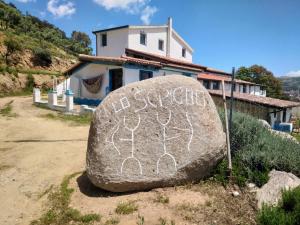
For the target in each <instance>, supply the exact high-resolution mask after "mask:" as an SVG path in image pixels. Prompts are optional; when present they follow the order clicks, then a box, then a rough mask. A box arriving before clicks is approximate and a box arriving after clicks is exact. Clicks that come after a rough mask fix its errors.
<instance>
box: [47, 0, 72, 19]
mask: <svg viewBox="0 0 300 225" xmlns="http://www.w3.org/2000/svg"><path fill="white" fill-rule="evenodd" d="M59 2H60V0H49V1H48V4H47V9H48V11H49V12H50V13H52V14H53V15H54V16H55V17H64V16H71V15H73V14H74V13H75V12H76V8H75V5H74V3H73V2H70V1H69V2H65V1H64V2H63V3H61V4H59Z"/></svg>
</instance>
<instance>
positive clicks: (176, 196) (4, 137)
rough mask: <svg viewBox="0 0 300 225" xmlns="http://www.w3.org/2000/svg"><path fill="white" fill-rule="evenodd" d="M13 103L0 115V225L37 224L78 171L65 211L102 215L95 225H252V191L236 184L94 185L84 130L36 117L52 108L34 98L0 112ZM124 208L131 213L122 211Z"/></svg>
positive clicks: (17, 100) (2, 100)
mask: <svg viewBox="0 0 300 225" xmlns="http://www.w3.org/2000/svg"><path fill="white" fill-rule="evenodd" d="M11 101H13V102H12V104H11V106H12V112H11V114H10V115H0V128H1V132H0V152H1V153H0V154H1V155H0V193H1V195H0V209H1V213H0V224H6V225H15V224H17V225H19V224H20V225H21V224H22V225H23V224H25V225H26V224H29V223H30V221H32V220H33V219H38V218H39V217H40V216H41V215H42V213H43V212H45V211H46V210H47V209H48V208H47V207H48V204H47V202H48V199H47V196H48V194H49V192H51V191H52V190H53V189H54V188H55V187H56V186H58V185H59V184H60V183H61V182H62V180H63V178H64V177H65V176H67V175H70V174H72V173H74V172H80V171H81V173H80V175H78V176H76V177H75V178H73V179H71V182H70V184H69V186H70V187H72V188H74V193H73V194H72V197H71V203H70V207H72V208H75V209H78V210H79V211H81V212H82V213H97V214H100V215H101V220H100V222H96V223H95V224H105V223H106V224H117V223H119V224H170V225H171V224H225V225H226V224H228V225H229V224H255V213H256V210H257V209H256V201H255V200H254V194H253V193H250V192H249V191H248V190H247V189H245V190H243V191H241V190H238V191H239V193H240V195H239V196H237V197H234V196H233V195H232V191H233V189H234V187H230V188H227V189H225V188H224V187H223V186H221V185H220V184H217V183H215V182H214V181H206V182H202V183H199V184H194V185H186V186H181V187H176V188H163V189H154V190H152V191H148V192H136V193H126V194H113V193H110V192H105V191H102V190H100V189H98V188H95V187H94V186H93V185H92V184H91V183H90V182H89V181H88V179H87V177H86V176H85V173H84V172H83V171H84V168H85V153H86V143H87V136H88V130H89V126H88V125H86V126H74V125H73V124H71V123H68V122H64V121H59V120H49V119H47V117H43V116H41V115H43V114H47V113H49V111H48V110H45V109H40V108H36V107H35V106H33V105H32V100H31V97H8V98H0V109H1V108H3V107H4V105H5V104H7V103H9V102H11ZM235 189H238V188H237V187H235ZM121 203H123V204H125V205H126V204H133V205H134V207H133V208H134V210H133V211H132V212H131V213H129V214H123V212H124V209H123V211H122V207H120V206H121V205H122V204H121ZM120 204H121V205H120ZM123 206H124V205H123ZM125 208H126V207H125ZM118 209H119V210H118ZM125 211H126V210H125Z"/></svg>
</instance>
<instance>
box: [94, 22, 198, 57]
mask: <svg viewBox="0 0 300 225" xmlns="http://www.w3.org/2000/svg"><path fill="white" fill-rule="evenodd" d="M93 33H94V34H95V35H96V43H97V44H96V55H97V56H111V57H119V56H121V55H123V54H124V53H125V49H126V48H128V49H133V50H138V51H143V52H147V53H153V54H157V55H161V56H166V57H170V58H173V59H179V60H183V61H187V62H192V61H193V49H192V48H191V46H190V45H189V44H188V43H187V42H186V41H185V40H184V39H183V38H182V37H181V36H180V35H179V34H178V33H177V32H176V31H175V30H174V29H173V27H172V18H169V19H168V23H167V25H161V26H131V25H126V26H121V27H114V28H109V29H104V30H98V31H94V32H93Z"/></svg>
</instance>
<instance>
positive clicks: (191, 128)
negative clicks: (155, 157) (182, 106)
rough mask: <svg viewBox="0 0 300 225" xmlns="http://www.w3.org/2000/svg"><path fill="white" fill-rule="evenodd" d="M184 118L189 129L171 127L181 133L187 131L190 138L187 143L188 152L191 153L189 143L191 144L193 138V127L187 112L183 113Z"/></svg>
mask: <svg viewBox="0 0 300 225" xmlns="http://www.w3.org/2000/svg"><path fill="white" fill-rule="evenodd" d="M185 117H186V120H187V121H188V124H189V129H182V128H178V127H173V128H174V129H176V130H181V131H189V133H190V138H189V142H188V152H191V148H190V147H191V143H192V140H193V136H194V128H193V125H192V122H191V119H190V117H189V114H188V112H186V113H185Z"/></svg>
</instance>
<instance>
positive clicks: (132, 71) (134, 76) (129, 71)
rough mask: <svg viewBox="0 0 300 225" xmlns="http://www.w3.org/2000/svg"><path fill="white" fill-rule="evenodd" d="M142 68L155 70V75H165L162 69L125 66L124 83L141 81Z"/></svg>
mask: <svg viewBox="0 0 300 225" xmlns="http://www.w3.org/2000/svg"><path fill="white" fill-rule="evenodd" d="M140 70H145V71H151V72H153V77H158V76H163V71H162V70H152V69H147V68H140V69H136V68H124V70H123V72H124V74H123V79H124V80H123V82H124V85H127V84H130V83H133V82H137V81H140Z"/></svg>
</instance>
